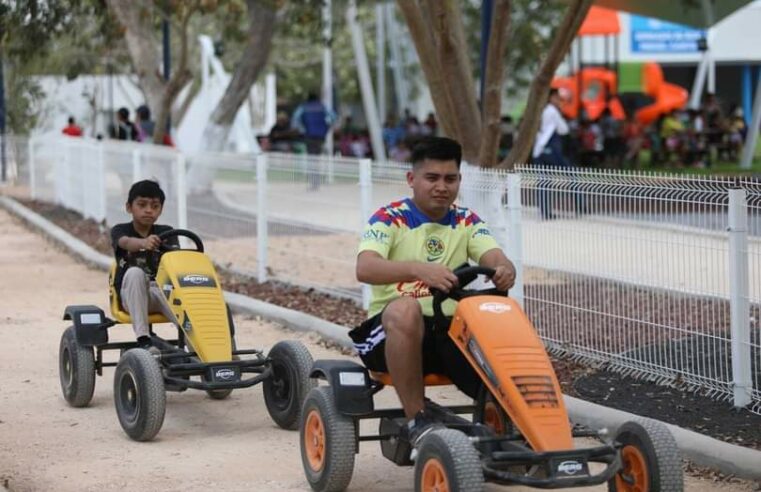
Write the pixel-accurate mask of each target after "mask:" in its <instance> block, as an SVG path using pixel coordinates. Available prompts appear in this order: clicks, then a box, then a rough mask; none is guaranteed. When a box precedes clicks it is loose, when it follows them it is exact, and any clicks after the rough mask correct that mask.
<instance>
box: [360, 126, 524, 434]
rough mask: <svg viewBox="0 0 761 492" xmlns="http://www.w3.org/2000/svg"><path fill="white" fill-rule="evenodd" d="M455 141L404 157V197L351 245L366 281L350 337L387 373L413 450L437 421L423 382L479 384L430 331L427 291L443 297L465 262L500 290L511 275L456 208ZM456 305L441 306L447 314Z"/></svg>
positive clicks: (372, 365)
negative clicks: (363, 307)
mask: <svg viewBox="0 0 761 492" xmlns="http://www.w3.org/2000/svg"><path fill="white" fill-rule="evenodd" d="M461 156H462V149H461V147H460V144H458V143H457V142H456V141H454V140H451V139H449V138H441V137H426V138H423V139H422V140H421V141H420V143H418V144H417V145H416V146H415V147H414V148H413V151H412V170H411V171H408V172H407V183H408V185H409V186H410V188H412V198H406V199H404V200H401V201H398V202H393V203H391V204H389V205H387V206H385V207H382V208H381V209H379V210H378V211H377V212H375V214H374V215H373V216H372V217H371V218H370V221H369V223H368V225H367V226H366V227H365V232H364V235H363V238H362V241H361V243H360V246H359V254H358V256H357V279H358V280H359V281H360V282H364V283H368V284H371V285H372V286H373V287H372V299H371V302H370V309H369V312H368V314H369V319H368V320H366V321H365V322H364V323H362V325H360V326H359V327H357V328H355V329H354V330H352V331H351V332H350V333H349V336H350V337H351V338H352V340H353V341H354V345H355V347H356V349H357V352H358V353H359V356H360V357H361V359H362V361H363V362H364V364H365V366H366V367H367V368H368V369H369V370H371V371H380V372H388V373H389V374H390V375H391V378H392V380H393V381H394V387H395V388H396V392H397V394H398V395H399V399H400V400H401V403H402V407H403V408H404V413H405V415H406V417H407V419H409V422H408V424H407V426H406V427H405V428H404V429H405V432H406V433H407V437H408V438H409V441H410V443H412V444H413V445H416V444H417V443H419V442H420V439H421V438H422V437H423V436H424V435H425V434H427V433H428V431H430V430H432V429H434V428H436V427H438V426H439V425H440V424H438V423H437V422H435V419H434V418H433V417H432V416H431V415H430V413H431V412H430V411H426V409H425V403H424V386H423V375H424V374H428V373H442V374H445V375H446V376H447V377H449V378H450V379H451V380H452V381H453V382H454V383H455V384H456V385H457V387H458V388H459V389H460V390H462V391H463V392H464V393H466V394H467V395H469V396H471V397H473V398H475V397H476V396H477V393H478V390H479V388H480V385H481V382H480V379H479V378H478V376H477V375H476V372H475V371H474V370H473V368H472V367H471V366H470V364H469V363H468V362H467V360H466V359H465V357H464V356H463V355H462V354H461V353H460V351H459V350H458V349H457V347H456V346H455V345H454V343H453V342H452V341H451V340H450V339H449V336H448V335H447V328H448V326H445V327H438V328H439V329H437V330H435V331H434V320H433V304H432V296H431V292H430V288H436V289H440V290H442V291H449V290H450V289H451V288H452V287H454V286H455V283H456V282H457V277H456V276H455V275H454V273H452V269H453V268H456V267H457V266H459V265H462V264H463V263H465V262H466V261H467V260H468V259H471V260H473V261H476V262H478V264H480V265H481V266H485V267H489V268H493V269H495V270H496V274H495V275H494V278H493V279H492V281H493V282H494V284H495V285H496V287H497V288H499V289H501V290H507V289H509V288H510V287H512V285H513V283H514V282H515V268H514V267H513V264H512V263H511V262H510V260H508V259H507V258H506V257H505V255H504V253H503V252H502V250H501V249H500V248H499V246H498V245H497V242H496V241H495V239H494V238H493V237H492V235H491V233H490V232H489V228H488V227H487V225H486V224H485V223H484V222H483V221H482V220H481V219H480V218H479V217H478V215H476V214H475V213H474V212H473V211H471V210H469V209H467V208H463V207H457V206H455V205H454V201H455V198H457V194H458V191H459V188H460V179H461V177H460V160H461ZM453 308H454V303H444V305H443V309H444V314H445V315H447V316H452V314H453Z"/></svg>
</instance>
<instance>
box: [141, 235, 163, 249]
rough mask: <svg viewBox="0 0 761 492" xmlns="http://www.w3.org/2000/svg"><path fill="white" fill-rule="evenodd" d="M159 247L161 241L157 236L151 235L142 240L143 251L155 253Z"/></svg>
mask: <svg viewBox="0 0 761 492" xmlns="http://www.w3.org/2000/svg"><path fill="white" fill-rule="evenodd" d="M159 246H161V239H159V237H158V236H157V235H155V234H151V235H150V236H148V237H146V238H143V249H147V250H148V251H155V250H157V249H159Z"/></svg>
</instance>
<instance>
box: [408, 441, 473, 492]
mask: <svg viewBox="0 0 761 492" xmlns="http://www.w3.org/2000/svg"><path fill="white" fill-rule="evenodd" d="M483 489H484V473H483V471H482V468H481V460H480V459H479V457H478V451H476V448H474V447H473V444H472V443H471V442H470V439H468V436H466V435H465V434H463V433H462V432H460V431H457V430H454V429H441V430H434V431H432V432H430V433H429V434H428V435H427V436H425V437H424V438H423V442H422V443H421V444H420V449H419V450H418V456H417V459H416V460H415V492H434V491H438V490H446V491H448V492H480V491H482V490H483Z"/></svg>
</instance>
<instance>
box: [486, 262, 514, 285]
mask: <svg viewBox="0 0 761 492" xmlns="http://www.w3.org/2000/svg"><path fill="white" fill-rule="evenodd" d="M491 281H492V282H494V286H495V287H496V288H497V289H498V290H501V291H508V290H510V289H511V288H512V287H513V285H514V284H515V267H514V266H513V264H512V262H508V263H507V264H505V265H499V266H497V267H496V268H495V269H494V276H493V277H492V278H491Z"/></svg>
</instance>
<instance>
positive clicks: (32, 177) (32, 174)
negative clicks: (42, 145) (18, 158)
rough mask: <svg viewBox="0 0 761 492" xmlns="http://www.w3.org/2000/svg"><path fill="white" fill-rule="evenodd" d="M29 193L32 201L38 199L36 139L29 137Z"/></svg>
mask: <svg viewBox="0 0 761 492" xmlns="http://www.w3.org/2000/svg"><path fill="white" fill-rule="evenodd" d="M27 145H28V146H29V191H30V196H31V198H32V200H36V199H37V176H36V173H37V169H36V167H37V166H36V163H35V162H34V137H29V143H28V144H27Z"/></svg>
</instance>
